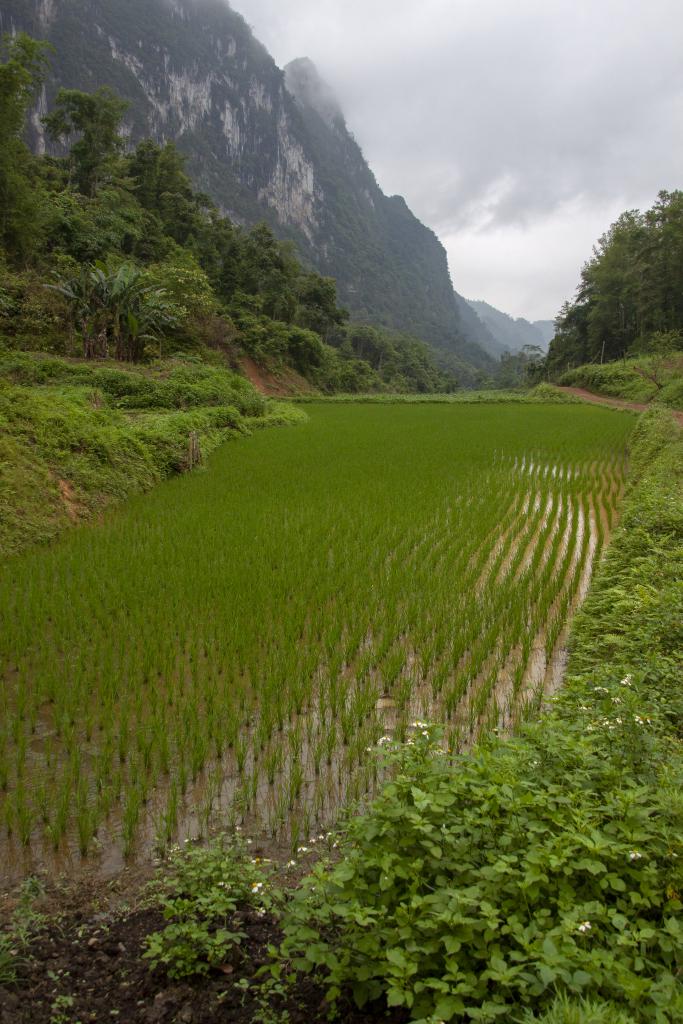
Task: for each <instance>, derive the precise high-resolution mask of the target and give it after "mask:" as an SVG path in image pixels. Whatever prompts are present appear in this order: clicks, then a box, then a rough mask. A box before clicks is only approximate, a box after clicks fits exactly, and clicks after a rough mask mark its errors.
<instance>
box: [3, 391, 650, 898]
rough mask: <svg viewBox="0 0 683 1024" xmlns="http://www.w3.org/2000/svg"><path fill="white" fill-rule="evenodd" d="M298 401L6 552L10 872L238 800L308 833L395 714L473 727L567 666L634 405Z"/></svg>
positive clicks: (218, 811)
mask: <svg viewBox="0 0 683 1024" xmlns="http://www.w3.org/2000/svg"><path fill="white" fill-rule="evenodd" d="M306 408H307V413H308V415H309V420H308V422H307V423H306V424H305V425H302V426H299V427H294V428H288V429H287V428H284V429H279V430H270V431H264V432H261V433H258V434H257V435H256V436H254V437H251V438H244V439H239V440H236V441H232V442H229V443H227V444H225V445H224V446H223V447H222V448H221V449H220V450H218V451H217V452H216V453H214V455H213V456H212V457H211V459H210V461H209V466H208V469H206V470H203V471H200V472H195V473H193V474H191V475H187V476H184V477H178V478H176V479H173V480H171V481H169V482H167V483H165V484H162V485H160V486H159V487H157V488H156V489H155V490H154V491H153V492H152V493H150V494H147V495H144V496H141V497H139V498H135V499H133V500H131V501H129V502H127V503H126V505H125V506H124V507H121V508H120V509H119V510H117V511H114V512H112V513H111V514H108V515H107V516H106V517H105V519H104V520H103V521H102V522H100V523H98V524H96V525H92V526H88V527H82V528H79V529H77V530H73V531H71V532H70V533H69V534H68V535H67V536H64V537H63V538H62V539H61V540H60V541H58V542H56V543H54V544H53V545H51V546H49V547H45V546H43V547H37V548H34V549H32V550H31V551H29V552H27V553H25V554H24V555H21V556H17V557H14V558H12V559H10V560H8V561H6V562H5V563H4V564H3V565H2V566H1V567H0V622H1V623H2V627H1V629H0V679H1V680H2V689H1V692H0V702H1V710H0V864H2V865H4V868H3V869H2V870H3V872H4V875H5V880H10V881H11V880H12V879H15V878H20V877H21V876H22V875H24V874H26V873H27V872H29V871H31V870H34V869H35V867H36V866H39V865H56V866H57V867H60V866H61V867H64V868H67V869H76V868H77V867H78V866H79V865H80V864H81V863H86V864H95V865H97V867H98V870H101V871H103V872H105V873H106V872H113V871H115V870H117V869H118V867H120V866H121V864H122V863H123V862H124V860H125V859H128V860H130V859H135V858H146V857H148V856H149V855H150V853H152V852H153V851H155V850H156V851H161V850H163V849H164V848H165V847H166V846H167V845H168V844H169V843H172V842H176V841H180V840H182V839H184V838H187V837H190V836H192V837H195V836H198V835H207V834H209V833H211V832H212V831H221V830H226V829H230V828H231V827H234V826H235V825H237V824H240V825H242V827H244V829H245V830H249V831H251V832H253V833H254V834H265V835H266V836H268V837H270V838H271V839H272V840H273V841H274V842H276V843H280V844H282V845H283V846H284V847H286V848H288V847H289V846H290V845H291V847H292V848H296V847H297V846H298V845H300V844H305V843H306V842H308V839H309V837H310V836H311V835H313V834H316V833H317V832H320V831H321V830H324V829H325V828H326V827H327V826H329V825H330V824H331V823H333V822H334V820H335V818H336V817H337V815H338V814H339V812H340V810H341V809H342V808H344V807H348V806H352V805H353V804H354V803H356V802H358V801H362V800H363V799H365V798H366V796H367V794H368V793H372V792H373V790H374V788H375V786H376V785H377V782H378V778H377V772H378V768H377V759H376V757H374V756H373V753H372V751H373V749H374V748H375V747H376V745H377V744H378V743H381V742H382V738H383V737H385V736H392V737H395V738H398V739H406V738H408V737H409V736H410V734H411V730H412V729H413V728H414V726H413V723H414V722H415V721H416V720H424V719H429V720H430V721H438V722H440V723H442V724H443V725H444V729H445V737H446V743H447V746H448V748H449V749H450V750H454V751H457V750H461V749H463V748H464V747H466V746H468V745H469V744H471V743H472V742H473V740H474V739H476V738H477V737H479V736H481V735H483V734H485V733H486V732H488V731H490V730H493V729H498V730H509V731H512V730H514V729H515V728H517V727H518V726H519V724H520V723H521V722H523V721H524V719H525V718H527V717H528V716H530V715H535V714H537V712H538V709H539V708H540V706H541V705H542V703H543V700H544V698H545V697H546V695H548V694H549V693H551V692H552V691H553V690H554V689H556V688H557V686H558V685H559V683H560V681H561V677H562V669H563V663H564V657H563V655H564V648H565V644H566V636H567V620H568V617H569V616H570V615H571V612H572V611H573V610H574V609H575V608H576V606H577V603H578V602H579V601H580V600H581V597H582V596H583V595H584V594H585V591H586V589H587V586H588V583H589V579H590V574H591V569H592V566H593V565H594V563H595V561H596V559H598V558H599V556H600V552H601V550H602V548H603V546H604V544H605V543H606V541H607V539H608V537H609V534H610V531H611V530H612V528H613V526H614V524H615V520H616V514H617V509H618V504H619V498H620V495H621V491H622V486H623V478H624V470H625V445H626V441H627V439H628V435H629V432H630V430H631V427H632V424H633V422H634V421H633V418H632V417H631V416H630V415H628V414H624V413H619V412H614V411H610V410H605V409H601V408H597V407H588V406H581V405H557V406H552V405H539V406H534V405H495V406H486V405H482V406H472V405H469V406H468V405H463V406H458V405H431V406H430V405H400V406H391V405H323V404H321V405H315V404H313V405H309V406H307V407H306Z"/></svg>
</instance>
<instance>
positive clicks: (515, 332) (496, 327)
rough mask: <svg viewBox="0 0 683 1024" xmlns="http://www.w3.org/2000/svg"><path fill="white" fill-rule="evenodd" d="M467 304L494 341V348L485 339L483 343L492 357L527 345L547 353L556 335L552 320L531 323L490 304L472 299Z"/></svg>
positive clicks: (517, 350)
mask: <svg viewBox="0 0 683 1024" xmlns="http://www.w3.org/2000/svg"><path fill="white" fill-rule="evenodd" d="M467 302H468V305H469V306H470V307H471V309H472V310H473V311H474V312H475V313H476V315H477V316H478V317H479V319H480V320H481V322H482V324H483V325H484V326H485V327H486V328H487V329H488V332H489V335H490V336H491V337H492V339H493V343H494V347H493V348H492V347H490V346H488V345H487V344H486V343H485V341H484V340H483V338H482V342H481V344H482V345H483V346H484V348H485V349H486V351H487V352H489V354H490V355H493V356H500V355H502V353H503V352H513V353H514V352H519V351H520V350H521V349H522V348H523V347H524V346H525V345H538V346H539V347H540V348H542V349H543V350H544V351H545V350H546V349H547V347H548V342H549V341H550V339H551V338H552V337H553V335H554V333H555V330H554V327H553V322H552V320H537V321H536V322H535V323H530V322H529V321H528V320H525V319H524V317H517V318H516V319H514V318H513V317H511V316H509V315H508V314H507V313H502V312H501V311H500V310H499V309H496V308H495V307H494V306H491V305H489V303H488V302H481V301H474V300H472V299H468V300H467Z"/></svg>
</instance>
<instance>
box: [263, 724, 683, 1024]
mask: <svg viewBox="0 0 683 1024" xmlns="http://www.w3.org/2000/svg"><path fill="white" fill-rule="evenodd" d="M438 754H443V750H442V748H441V747H440V746H438V745H435V744H434V742H433V737H431V736H430V737H426V738H425V737H424V736H423V735H422V730H418V731H417V732H416V734H415V738H414V740H413V745H412V746H408V747H406V748H403V749H399V750H398V751H397V752H396V753H395V755H394V761H395V765H394V766H395V777H394V778H393V780H392V781H391V782H390V783H389V784H388V785H387V787H386V788H385V790H384V791H383V793H382V795H381V796H380V797H379V798H378V799H377V800H376V801H375V802H374V804H373V806H372V808H371V810H370V811H369V813H368V814H367V815H364V816H362V817H359V818H356V819H354V820H353V822H352V823H351V825H350V828H349V833H348V837H347V840H346V843H345V845H344V856H343V859H342V861H341V863H340V864H338V865H335V866H332V867H330V866H329V865H325V864H320V865H318V866H317V867H316V868H315V869H314V871H313V873H312V875H311V876H310V877H309V878H308V879H307V880H306V881H305V882H304V884H303V886H302V888H301V889H300V891H298V892H297V893H296V894H295V896H294V898H293V900H292V902H291V903H290V905H289V907H288V909H287V914H286V917H285V921H284V932H285V941H284V944H283V947H282V953H283V955H284V956H286V957H288V958H291V959H292V963H293V966H294V967H295V968H296V969H298V970H301V971H305V972H317V973H320V974H321V976H322V977H323V979H324V984H325V986H326V987H327V990H328V996H329V997H330V998H332V999H334V998H335V997H336V996H338V995H339V994H340V993H341V991H342V990H343V989H344V988H346V987H349V986H350V987H351V989H352V991H353V993H354V996H355V998H356V1001H357V1002H358V1003H359V1005H361V1006H362V1005H364V1004H365V1003H366V1002H368V1001H371V1000H374V999H378V998H380V997H381V996H384V997H385V998H386V1000H387V1002H388V1004H389V1005H390V1006H405V1007H407V1008H408V1009H409V1010H410V1011H411V1014H412V1019H413V1020H422V1019H424V1018H428V1017H430V1016H433V1017H435V1018H437V1019H441V1020H452V1019H460V1018H467V1017H470V1018H474V1019H477V1020H481V1021H494V1020H496V1019H498V1018H503V1019H507V1017H508V1015H509V1013H510V1010H511V1008H512V1007H520V1006H527V1007H535V1006H538V1005H542V1004H543V1002H544V1001H547V999H548V998H549V997H550V998H552V997H553V996H554V994H555V992H556V991H557V990H558V989H559V990H566V991H568V992H570V993H575V994H582V993H588V992H591V993H596V994H600V995H607V996H608V997H614V998H616V999H619V1000H622V1001H624V1002H628V1003H630V1004H633V1005H637V1006H639V1007H642V1008H643V1009H645V1008H647V1007H649V1012H647V1011H646V1013H647V1015H648V1016H649V1018H651V1019H656V1011H657V1007H659V1006H661V1007H662V1008H666V1007H668V1006H671V1005H672V1004H673V1003H674V1002H675V1000H676V998H681V992H680V990H678V996H677V994H676V993H677V988H678V983H677V979H676V969H677V967H676V952H677V949H679V948H680V941H681V933H680V927H679V924H678V921H677V911H678V910H680V907H681V904H680V900H679V899H678V897H677V895H676V894H677V892H679V891H680V890H681V888H682V887H683V871H682V870H681V868H680V867H678V866H676V863H675V862H673V866H672V859H671V858H672V852H673V851H672V842H673V838H672V837H674V836H676V835H679V836H680V834H681V827H682V826H683V815H682V814H681V808H680V805H678V804H677V802H676V801H675V800H673V799H672V797H671V794H670V792H662V793H658V792H657V791H656V790H653V791H650V790H648V789H643V788H642V787H641V786H640V785H639V783H638V780H637V779H636V778H634V777H629V776H628V775H625V774H623V772H622V771H621V770H620V769H619V768H618V767H617V765H616V764H613V763H611V762H610V761H609V760H607V761H606V760H605V750H604V743H603V740H602V737H601V736H600V734H597V733H596V734H592V735H591V734H589V735H588V736H586V735H585V733H584V730H583V726H582V724H579V725H576V726H569V725H567V724H565V725H564V726H562V727H561V726H560V724H559V723H558V722H553V723H552V724H551V723H546V724H545V725H544V727H543V728H539V729H537V730H535V731H534V732H533V733H532V734H530V735H529V736H528V737H526V738H525V739H524V740H522V741H518V742H514V743H507V744H505V743H495V744H493V745H492V746H491V747H489V748H484V749H480V750H478V751H477V753H476V755H474V756H471V757H470V756H466V757H461V758H456V759H455V760H454V761H453V762H451V761H450V760H449V759H448V758H446V757H443V756H437V755H438ZM674 845H675V844H674ZM680 1006H681V1008H683V1001H682V1002H681V1003H680Z"/></svg>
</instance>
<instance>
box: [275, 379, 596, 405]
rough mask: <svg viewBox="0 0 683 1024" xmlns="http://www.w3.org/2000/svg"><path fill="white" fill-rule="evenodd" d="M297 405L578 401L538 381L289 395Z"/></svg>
mask: <svg viewBox="0 0 683 1024" xmlns="http://www.w3.org/2000/svg"><path fill="white" fill-rule="evenodd" d="M292 400H293V401H295V402H296V403H297V404H305V403H307V402H325V403H326V404H328V403H329V404H341V405H346V404H349V403H351V404H360V405H363V404H370V405H501V404H505V405H509V404H510V403H512V404H514V405H517V404H522V405H539V404H540V405H545V404H547V403H550V404H555V403H558V402H559V403H562V404H563V405H566V404H572V403H576V402H578V401H579V399H578V398H574V397H573V396H572V395H567V394H565V393H564V392H562V391H558V389H557V388H555V387H553V386H552V384H539V385H538V386H537V387H535V388H532V389H529V388H526V389H521V388H520V389H519V390H503V389H501V390H494V389H490V390H487V391H456V392H453V393H452V394H412V395H405V394H396V393H372V394H336V395H324V396H320V395H296V396H295V397H293V398H292Z"/></svg>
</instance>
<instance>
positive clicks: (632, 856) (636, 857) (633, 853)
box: [628, 850, 643, 860]
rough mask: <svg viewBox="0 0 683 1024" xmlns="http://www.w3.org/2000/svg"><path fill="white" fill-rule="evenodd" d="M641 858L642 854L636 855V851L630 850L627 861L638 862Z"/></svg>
mask: <svg viewBox="0 0 683 1024" xmlns="http://www.w3.org/2000/svg"><path fill="white" fill-rule="evenodd" d="M642 856H643V855H642V853H638V851H637V850H631V852H630V853H629V855H628V859H629V860H640V858H641V857H642Z"/></svg>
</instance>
